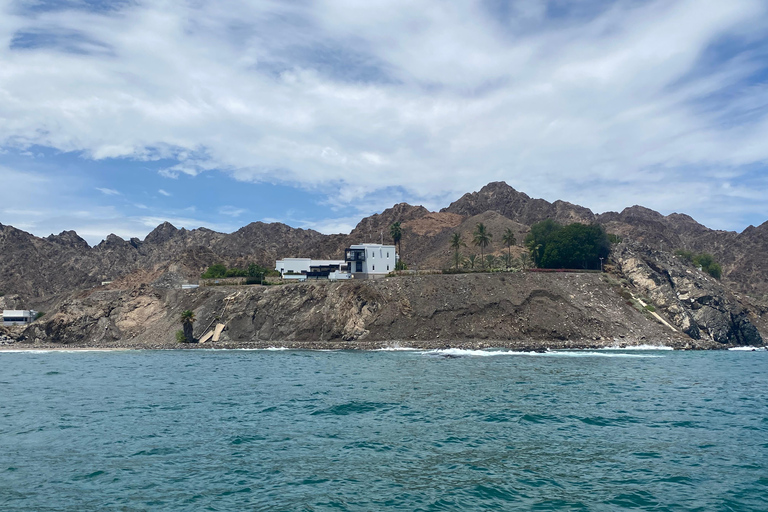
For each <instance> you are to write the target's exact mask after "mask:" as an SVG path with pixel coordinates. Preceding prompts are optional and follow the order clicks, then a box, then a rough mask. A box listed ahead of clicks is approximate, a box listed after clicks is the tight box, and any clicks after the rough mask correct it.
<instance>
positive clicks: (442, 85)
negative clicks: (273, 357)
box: [0, 0, 768, 243]
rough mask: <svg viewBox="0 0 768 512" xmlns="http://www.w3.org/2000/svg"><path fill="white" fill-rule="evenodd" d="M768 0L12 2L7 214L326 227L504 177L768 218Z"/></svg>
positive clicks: (4, 42) (588, 194)
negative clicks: (256, 222)
mask: <svg viewBox="0 0 768 512" xmlns="http://www.w3.org/2000/svg"><path fill="white" fill-rule="evenodd" d="M766 161H768V3H767V2H765V1H764V0H728V1H724V0H658V1H657V0H616V1H609V0H510V1H504V0H477V1H470V0H467V1H460V0H456V1H445V0H419V1H418V2H413V1H411V0H409V1H405V0H364V1H363V0H356V1H353V0H312V1H310V0H306V1H305V0H282V1H276V0H275V1H273V0H251V1H246V0H215V1H213V0H211V1H207V0H189V1H183V0H176V1H173V0H153V1H143V0H135V1H134V0H111V1H107V0H0V180H2V181H0V222H1V223H3V224H11V225H14V226H16V227H19V228H21V229H25V230H27V231H30V232H32V233H34V234H37V235H42V236H45V235H48V234H50V233H52V232H55V233H58V232H59V231H62V230H64V229H75V230H77V231H78V233H80V234H81V235H82V236H84V237H85V238H86V239H87V240H88V241H89V242H91V243H97V242H98V241H99V240H101V239H102V238H103V237H105V236H106V235H107V234H109V233H116V234H118V235H120V236H123V237H131V236H138V237H144V236H145V235H146V233H148V232H149V231H150V230H151V229H152V228H153V227H154V226H156V225H157V224H159V223H160V222H162V221H164V220H169V221H170V222H172V223H173V224H175V225H176V226H178V227H182V226H184V227H188V228H194V227H198V226H201V225H203V226H207V227H210V228H212V229H217V230H220V231H232V230H235V229H237V228H239V227H240V226H242V225H245V224H247V223H249V222H252V221H257V220H262V221H280V222H285V223H287V224H290V225H292V226H296V227H308V228H314V229H318V230H320V231H323V232H344V231H349V229H351V228H352V227H353V226H354V225H355V224H356V223H357V221H358V220H359V219H360V218H361V217H363V216H365V215H369V214H371V213H375V212H378V211H381V210H383V209H384V208H387V207H389V206H391V205H392V204H394V203H396V202H400V201H407V202H410V203H412V204H423V205H425V206H427V207H428V208H430V209H438V208H440V207H443V206H447V205H448V204H449V203H450V202H451V201H453V200H455V199H457V198H458V197H460V196H461V195H462V194H463V193H465V192H468V191H473V190H478V189H479V188H480V187H482V186H483V185H485V184H486V183H488V182H490V181H497V180H504V181H506V182H507V183H509V184H510V185H512V186H513V187H515V188H516V189H518V190H521V191H523V192H526V193H527V194H528V195H531V196H533V197H543V198H545V199H547V200H550V201H553V200H556V199H564V200H567V201H570V202H573V203H578V204H582V205H584V206H587V207H589V208H591V209H592V210H594V211H596V212H603V211H608V210H616V211H620V210H621V209H623V208H624V207H627V206H631V205H633V204H642V205H644V206H648V207H650V208H654V209H656V210H659V211H661V212H662V213H665V214H667V213H672V212H675V211H677V212H684V213H688V214H690V215H692V216H693V217H694V218H696V219H697V220H699V221H700V222H702V223H704V224H706V225H708V226H710V227H713V228H718V229H730V230H737V231H740V230H742V229H744V228H745V227H746V226H748V225H749V224H755V225H757V224H760V223H762V222H764V221H765V220H766V219H768V201H766V197H768V170H767V169H766Z"/></svg>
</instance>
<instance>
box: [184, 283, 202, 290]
mask: <svg viewBox="0 0 768 512" xmlns="http://www.w3.org/2000/svg"><path fill="white" fill-rule="evenodd" d="M195 288H200V285H199V284H183V285H181V289H182V290H194V289H195Z"/></svg>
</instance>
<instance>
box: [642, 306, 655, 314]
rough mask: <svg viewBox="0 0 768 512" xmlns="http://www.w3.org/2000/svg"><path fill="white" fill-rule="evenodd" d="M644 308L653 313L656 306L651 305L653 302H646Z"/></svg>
mask: <svg viewBox="0 0 768 512" xmlns="http://www.w3.org/2000/svg"><path fill="white" fill-rule="evenodd" d="M645 309H646V310H648V311H650V312H651V313H654V312H656V308H655V307H654V306H653V304H647V305H646V306H645Z"/></svg>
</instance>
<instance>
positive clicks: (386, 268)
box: [349, 244, 397, 274]
mask: <svg viewBox="0 0 768 512" xmlns="http://www.w3.org/2000/svg"><path fill="white" fill-rule="evenodd" d="M349 248H350V249H362V250H365V261H364V262H363V273H364V274H388V273H390V272H392V271H393V270H395V264H396V263H397V253H396V252H395V246H394V245H382V244H358V245H351V246H349ZM350 272H354V270H353V269H350Z"/></svg>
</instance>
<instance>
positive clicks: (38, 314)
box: [35, 311, 45, 320]
mask: <svg viewBox="0 0 768 512" xmlns="http://www.w3.org/2000/svg"><path fill="white" fill-rule="evenodd" d="M43 315H45V311H38V312H37V314H36V315H35V320H38V319H40V318H43Z"/></svg>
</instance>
